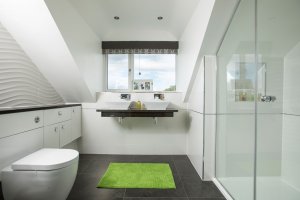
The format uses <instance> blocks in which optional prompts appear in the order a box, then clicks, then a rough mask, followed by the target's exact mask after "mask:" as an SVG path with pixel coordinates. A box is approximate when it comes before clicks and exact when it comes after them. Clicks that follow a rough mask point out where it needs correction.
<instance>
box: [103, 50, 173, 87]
mask: <svg viewBox="0 0 300 200" xmlns="http://www.w3.org/2000/svg"><path fill="white" fill-rule="evenodd" d="M106 56H107V57H106V58H107V72H108V73H107V89H108V90H110V91H112V90H119V91H149V92H150V91H175V90H176V86H175V85H176V83H175V82H176V74H175V71H176V55H175V54H107V55H106Z"/></svg>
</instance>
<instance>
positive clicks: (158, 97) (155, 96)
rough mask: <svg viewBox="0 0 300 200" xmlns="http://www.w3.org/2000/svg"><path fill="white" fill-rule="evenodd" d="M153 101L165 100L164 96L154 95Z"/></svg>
mask: <svg viewBox="0 0 300 200" xmlns="http://www.w3.org/2000/svg"><path fill="white" fill-rule="evenodd" d="M154 99H160V100H165V95H164V94H154Z"/></svg>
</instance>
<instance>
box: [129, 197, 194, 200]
mask: <svg viewBox="0 0 300 200" xmlns="http://www.w3.org/2000/svg"><path fill="white" fill-rule="evenodd" d="M124 200H189V199H188V198H184V197H182V198H181V197H179V198H177V197H166V198H160V197H150V198H145V197H134V198H132V197H125V198H124Z"/></svg>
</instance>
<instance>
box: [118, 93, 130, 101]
mask: <svg viewBox="0 0 300 200" xmlns="http://www.w3.org/2000/svg"><path fill="white" fill-rule="evenodd" d="M120 97H121V99H124V100H127V101H130V99H131V95H130V94H121V95H120Z"/></svg>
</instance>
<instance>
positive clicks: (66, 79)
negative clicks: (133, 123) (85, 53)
mask: <svg viewBox="0 0 300 200" xmlns="http://www.w3.org/2000/svg"><path fill="white" fill-rule="evenodd" d="M0 21H1V23H2V24H3V25H4V26H5V27H6V29H7V30H8V32H10V34H11V35H12V36H13V37H14V38H15V40H16V41H17V43H18V44H19V45H20V46H21V48H22V49H23V50H24V51H25V53H26V54H27V55H28V56H29V57H30V59H31V60H32V62H33V63H34V64H35V65H36V66H37V67H38V68H39V70H40V71H41V72H42V74H43V75H44V76H45V77H46V78H47V80H48V81H49V82H50V84H51V85H52V86H53V87H54V89H55V90H56V91H57V92H58V93H59V94H60V96H61V97H62V98H63V99H64V100H65V101H66V102H91V101H95V98H94V97H93V95H92V93H91V91H90V90H89V88H88V87H87V85H86V83H85V81H84V79H83V77H82V75H81V73H80V71H79V68H78V66H77V64H76V62H75V61H74V59H73V57H72V55H71V53H70V51H69V49H68V47H67V45H66V43H65V41H64V39H63V37H62V36H61V33H60V31H59V30H58V28H57V26H56V24H55V22H54V20H53V18H52V16H51V14H50V12H49V10H48V8H47V6H46V4H45V2H44V1H43V0H26V1H22V0H0Z"/></svg>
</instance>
